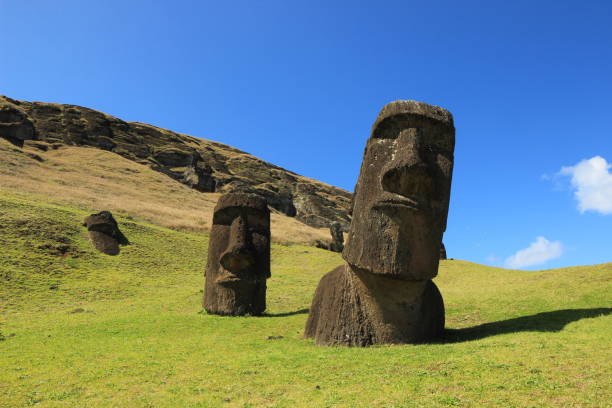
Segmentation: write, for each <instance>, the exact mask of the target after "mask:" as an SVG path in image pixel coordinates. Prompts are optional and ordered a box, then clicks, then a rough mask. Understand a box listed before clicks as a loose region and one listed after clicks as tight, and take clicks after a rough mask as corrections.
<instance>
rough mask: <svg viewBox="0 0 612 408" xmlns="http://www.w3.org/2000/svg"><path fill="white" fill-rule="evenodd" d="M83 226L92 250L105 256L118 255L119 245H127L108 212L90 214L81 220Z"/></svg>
mask: <svg viewBox="0 0 612 408" xmlns="http://www.w3.org/2000/svg"><path fill="white" fill-rule="evenodd" d="M83 226H84V227H87V231H88V233H89V239H91V242H92V243H93V245H94V248H96V249H97V250H98V251H100V252H102V253H104V254H106V255H118V254H119V251H120V249H119V245H127V244H129V241H128V239H127V238H126V237H125V235H123V233H122V232H121V230H119V225H118V224H117V221H115V218H114V217H113V214H111V212H110V211H100V212H99V213H97V214H91V215H90V216H88V217H86V218H85V219H84V220H83Z"/></svg>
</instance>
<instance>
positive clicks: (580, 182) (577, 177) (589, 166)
mask: <svg viewBox="0 0 612 408" xmlns="http://www.w3.org/2000/svg"><path fill="white" fill-rule="evenodd" d="M610 168H612V164H610V163H608V162H607V161H606V159H604V158H603V157H601V156H595V157H593V158H590V159H586V160H582V161H581V162H580V163H578V164H576V165H575V166H568V167H562V168H561V171H560V172H559V174H560V175H562V176H569V177H571V183H572V187H573V188H574V189H575V191H574V196H575V197H576V199H577V200H578V209H579V210H580V212H581V213H584V212H585V211H588V210H592V211H597V212H599V213H601V214H612V174H610Z"/></svg>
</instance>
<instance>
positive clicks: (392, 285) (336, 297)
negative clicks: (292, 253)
mask: <svg viewBox="0 0 612 408" xmlns="http://www.w3.org/2000/svg"><path fill="white" fill-rule="evenodd" d="M454 144H455V129H454V125H453V119H452V115H451V114H450V113H449V112H448V111H446V110H444V109H442V108H439V107H436V106H431V105H427V104H425V103H420V102H415V101H396V102H392V103H390V104H388V105H386V106H385V107H384V108H383V109H382V111H381V112H380V114H379V115H378V118H377V119H376V122H375V123H374V125H373V127H372V133H371V136H370V139H369V140H368V142H367V145H366V149H365V153H364V158H363V162H362V167H361V172H360V175H359V180H358V182H357V186H356V188H355V196H354V201H353V219H352V222H351V225H350V228H349V238H348V242H347V244H346V245H345V248H344V251H343V254H342V255H343V258H344V259H345V261H346V262H347V264H346V265H344V266H342V267H339V268H337V269H336V270H334V271H332V272H330V273H328V274H327V275H325V276H324V277H323V279H322V280H321V282H320V283H319V286H318V288H317V290H316V293H315V297H314V300H313V303H312V307H311V309H310V314H309V317H308V321H307V324H306V332H305V335H306V337H314V339H315V341H316V343H317V344H327V345H329V344H342V345H351V346H367V345H370V344H379V343H416V342H422V341H428V340H430V339H433V338H435V337H436V336H438V335H440V334H441V333H442V331H443V328H444V304H443V301H442V296H441V295H440V293H439V291H438V289H437V288H436V286H435V284H434V283H433V282H432V281H431V279H432V278H433V277H435V276H436V274H437V271H438V263H439V256H440V244H441V240H442V233H443V232H444V230H445V228H446V218H447V213H448V205H449V198H450V186H451V176H452V169H453V150H454Z"/></svg>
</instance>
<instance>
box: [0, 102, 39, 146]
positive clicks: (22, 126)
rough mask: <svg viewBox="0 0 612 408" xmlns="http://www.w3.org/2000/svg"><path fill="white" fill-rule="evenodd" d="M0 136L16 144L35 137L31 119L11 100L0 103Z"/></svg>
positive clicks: (19, 144)
mask: <svg viewBox="0 0 612 408" xmlns="http://www.w3.org/2000/svg"><path fill="white" fill-rule="evenodd" d="M0 137H3V138H5V139H7V140H8V141H10V142H11V143H14V144H16V145H18V146H23V142H24V141H26V140H32V139H34V138H35V130H34V125H33V123H32V121H31V120H30V119H29V118H28V116H27V114H26V113H25V112H24V111H23V110H22V109H21V108H20V107H19V105H18V104H15V103H11V101H6V102H5V103H1V104H0Z"/></svg>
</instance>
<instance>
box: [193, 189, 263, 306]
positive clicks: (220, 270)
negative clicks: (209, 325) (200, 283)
mask: <svg viewBox="0 0 612 408" xmlns="http://www.w3.org/2000/svg"><path fill="white" fill-rule="evenodd" d="M205 276H206V281H205V285H204V301H203V303H204V308H205V309H206V311H208V312H209V313H213V314H220V315H231V316H238V315H245V314H250V315H260V314H262V313H263V312H264V310H265V309H266V279H268V278H269V277H270V210H268V206H267V203H266V201H265V199H263V198H261V197H260V196H257V195H255V194H246V193H229V194H225V195H223V196H221V197H220V198H219V201H218V202H217V205H216V206H215V210H214V215H213V225H212V230H211V233H210V241H209V245H208V261H207V264H206V271H205Z"/></svg>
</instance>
